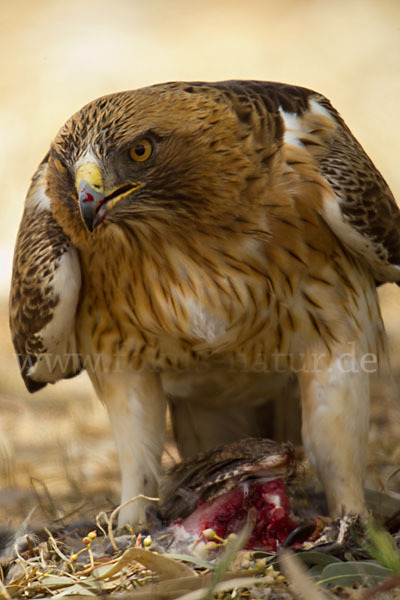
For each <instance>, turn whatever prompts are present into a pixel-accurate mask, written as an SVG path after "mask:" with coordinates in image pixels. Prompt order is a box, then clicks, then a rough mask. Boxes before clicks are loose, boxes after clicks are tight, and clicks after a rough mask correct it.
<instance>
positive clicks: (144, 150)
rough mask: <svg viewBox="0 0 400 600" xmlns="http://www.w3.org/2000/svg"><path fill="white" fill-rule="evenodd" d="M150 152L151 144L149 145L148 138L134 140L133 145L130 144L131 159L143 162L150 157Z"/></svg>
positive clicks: (151, 149) (151, 150)
mask: <svg viewBox="0 0 400 600" xmlns="http://www.w3.org/2000/svg"><path fill="white" fill-rule="evenodd" d="M152 152H153V146H152V145H151V142H150V141H149V140H148V139H146V138H143V139H142V140H139V141H138V142H136V144H135V145H134V146H132V148H131V149H130V150H129V156H130V157H131V159H132V160H136V161H137V162H144V161H145V160H147V159H148V158H149V157H150V155H151V153H152Z"/></svg>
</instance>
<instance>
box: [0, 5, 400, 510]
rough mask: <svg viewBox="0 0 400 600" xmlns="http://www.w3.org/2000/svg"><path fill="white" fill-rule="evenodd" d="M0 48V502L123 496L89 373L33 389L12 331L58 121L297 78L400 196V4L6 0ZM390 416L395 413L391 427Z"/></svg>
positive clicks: (395, 298)
mask: <svg viewBox="0 0 400 600" xmlns="http://www.w3.org/2000/svg"><path fill="white" fill-rule="evenodd" d="M0 49H1V52H0V64H1V79H0V86H1V97H0V130H1V137H0V181H1V200H0V202H1V217H2V218H1V220H0V308H1V310H0V316H1V323H0V325H1V330H0V336H1V339H0V342H1V343H0V358H1V360H0V510H2V509H4V511H5V512H6V513H7V514H9V515H14V514H16V512H17V509H18V507H19V506H20V504H21V503H22V504H23V503H24V502H25V501H26V502H27V503H28V504H29V502H30V500H29V498H28V500H27V494H28V492H27V491H25V492H24V491H21V490H23V489H27V488H29V485H30V477H31V476H34V477H37V478H39V479H41V480H43V481H45V483H46V485H47V486H48V487H49V489H50V491H51V493H53V494H62V493H68V492H69V491H73V490H75V494H76V495H77V496H78V495H79V494H78V491H79V490H81V488H82V482H84V483H85V485H86V486H88V487H89V488H90V490H92V494H93V495H95V494H97V493H98V492H99V490H100V492H101V494H103V496H102V497H104V498H106V497H110V499H111V500H113V499H115V497H116V496H115V493H116V492H118V489H117V488H118V473H117V472H116V468H115V464H116V463H115V460H116V456H115V449H114V445H113V442H112V440H111V437H110V432H109V429H108V424H107V419H106V416H105V414H104V411H103V409H102V407H101V406H100V404H99V403H98V402H97V401H96V400H95V399H94V398H93V397H92V393H91V391H90V386H89V385H88V382H87V380H86V379H85V376H81V377H79V378H77V379H75V380H73V381H69V382H63V383H61V384H59V385H57V386H52V387H51V388H50V389H49V388H48V389H46V390H44V391H42V392H39V393H38V394H36V395H35V396H29V395H28V393H27V392H26V391H25V389H24V387H23V384H22V381H20V379H19V375H18V372H17V365H16V361H15V359H14V357H13V356H12V347H11V344H10V340H9V332H8V326H7V315H6V301H7V295H8V286H9V278H10V272H11V267H10V265H11V259H12V248H13V244H14V239H15V236H16V232H17V227H18V221H19V218H20V215H21V211H22V206H23V199H24V195H25V191H26V188H27V186H28V184H29V178H30V176H31V175H32V173H33V172H34V170H35V168H36V166H37V164H38V163H39V161H40V160H41V158H42V157H43V156H44V154H45V153H46V151H47V149H48V146H49V143H50V141H51V139H52V137H53V136H54V135H55V133H56V132H57V130H58V128H59V127H60V126H61V125H62V124H63V122H64V121H65V120H66V119H67V118H68V117H69V116H70V115H71V114H72V113H73V112H74V111H76V110H77V109H79V108H80V107H81V106H82V105H83V104H85V103H86V102H88V101H90V100H92V99H93V98H95V97H97V96H100V95H102V94H106V93H109V92H114V91H117V90H123V89H129V88H135V87H140V86H144V85H147V84H152V83H155V82H161V81H168V80H176V79H183V80H203V79H204V80H219V79H230V78H256V79H266V80H275V81H285V82H289V83H294V84H299V85H304V86H308V87H311V88H314V89H316V90H319V91H320V92H322V93H324V94H325V95H327V96H328V97H329V98H330V99H331V100H332V102H333V104H334V105H335V106H336V108H338V109H339V111H340V112H341V113H342V115H343V117H344V118H345V120H346V121H347V123H348V124H349V125H350V127H351V129H352V130H353V132H354V133H355V135H356V136H357V137H358V139H359V141H360V142H361V143H362V144H363V146H364V147H365V149H366V150H367V152H368V153H369V155H370V156H371V158H372V159H373V160H374V162H375V164H376V165H377V166H378V167H379V168H380V170H381V171H382V172H383V174H384V176H385V177H386V179H387V181H388V182H389V184H390V185H391V187H392V190H393V192H394V193H395V195H397V197H398V198H399V197H400V167H399V154H400V142H399V135H398V131H399V127H400V117H399V110H398V99H399V98H400V2H399V0H393V1H391V0H333V1H332V0H279V1H276V0H264V1H262V0H247V1H246V2H243V0H241V1H237V0H229V2H228V1H220V2H219V1H218V0H212V1H210V0H203V1H202V2H191V1H189V0H185V1H183V0H145V1H143V0H140V1H139V0H112V1H110V0H86V1H85V0H39V1H37V2H32V1H30V0H13V1H7V0H2V2H1V4H0ZM393 287H394V286H387V289H385V290H383V292H382V296H383V305H384V314H385V318H386V321H387V325H388V329H389V334H390V343H391V346H392V357H393V362H394V366H395V377H394V384H393V386H391V385H389V383H390V382H389V378H386V379H385V382H384V384H382V385H381V386H379V390H380V401H379V402H380V403H378V409H377V413H376V414H375V417H376V418H375V423H374V426H373V428H372V433H371V439H372V442H373V443H376V440H379V439H380V440H381V445H382V448H378V450H377V453H378V455H379V457H380V458H379V460H381V461H383V462H384V461H385V460H386V458H385V456H386V455H387V454H385V453H387V452H389V454H390V460H391V461H392V462H394V463H396V461H399V462H400V457H399V454H398V451H397V450H396V445H397V439H398V437H397V434H398V433H399V426H398V421H396V418H397V413H396V411H395V409H394V408H393V402H392V401H391V402H392V403H391V404H390V403H389V398H394V397H396V396H397V389H398V385H397V383H396V382H397V377H396V373H397V369H398V368H399V366H400V356H397V354H399V355H400V353H397V345H398V343H399V340H400V314H399V313H400V311H399V310H397V306H398V304H399V301H400V293H399V292H398V290H397V289H391V288H393ZM393 390H394V391H393ZM390 411H394V412H390ZM389 413H390V415H394V416H395V418H392V417H391V418H390V419H389V421H390V423H389V429H386V430H385V435H383V434H382V429H380V428H379V426H380V424H382V423H383V422H385V421H387V415H388V414H389ZM388 432H389V433H388ZM389 434H390V435H389ZM396 437H397V439H396ZM385 445H386V446H385ZM375 458H376V452H375V454H374V460H375ZM100 492H99V493H100ZM22 504H21V506H22ZM24 506H25V505H24Z"/></svg>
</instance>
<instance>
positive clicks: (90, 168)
mask: <svg viewBox="0 0 400 600" xmlns="http://www.w3.org/2000/svg"><path fill="white" fill-rule="evenodd" d="M82 181H86V183H88V184H89V185H90V187H92V188H93V189H95V190H96V191H97V192H100V193H102V192H104V187H103V178H102V176H101V171H100V169H99V167H98V166H97V165H96V164H95V163H91V162H87V163H84V164H83V165H81V166H80V167H79V168H78V170H77V172H76V176H75V185H76V189H77V190H78V193H79V185H80V184H81V182H82Z"/></svg>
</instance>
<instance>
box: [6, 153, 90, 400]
mask: <svg viewBox="0 0 400 600" xmlns="http://www.w3.org/2000/svg"><path fill="white" fill-rule="evenodd" d="M46 170H47V162H46V159H45V160H44V161H43V162H42V163H41V165H40V166H39V169H38V170H37V172H36V174H35V175H34V177H33V179H32V184H31V186H30V188H29V191H28V195H27V198H26V202H25V210H24V214H23V216H22V220H21V224H20V228H19V232H18V237H17V242H16V247H15V253H14V263H13V274H12V282H11V293H10V328H11V334H12V339H13V343H14V347H15V350H16V353H17V357H18V360H19V364H20V369H21V374H22V376H23V378H24V381H25V384H26V387H27V388H28V390H29V391H30V392H34V391H36V390H39V389H40V388H42V387H43V386H45V385H46V383H54V382H55V381H58V380H59V379H62V378H67V377H72V376H73V375H76V374H77V373H78V372H79V371H80V362H79V359H78V354H77V348H76V337H75V313H76V307H77V304H78V299H79V290H80V284H81V273H80V264H79V258H78V253H77V251H76V249H75V248H74V247H73V245H72V244H71V242H70V240H69V239H68V237H66V235H65V234H64V233H63V231H62V229H61V228H60V227H59V226H58V225H57V223H56V221H55V220H54V217H53V215H52V212H51V209H50V200H49V198H48V196H47V195H46V191H45V190H46Z"/></svg>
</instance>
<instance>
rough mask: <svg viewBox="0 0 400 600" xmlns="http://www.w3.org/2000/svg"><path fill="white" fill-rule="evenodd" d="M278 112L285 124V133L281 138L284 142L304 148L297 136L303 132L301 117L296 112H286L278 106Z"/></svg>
mask: <svg viewBox="0 0 400 600" xmlns="http://www.w3.org/2000/svg"><path fill="white" fill-rule="evenodd" d="M279 112H280V113H281V117H282V119H283V122H284V124H285V133H284V136H283V139H284V141H285V143H286V144H290V145H291V146H298V147H299V148H304V144H302V143H301V141H300V140H299V136H300V135H301V134H302V133H304V130H303V128H302V119H301V118H300V117H299V116H298V115H297V114H296V113H288V112H286V111H284V110H283V108H282V107H281V106H280V107H279Z"/></svg>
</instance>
